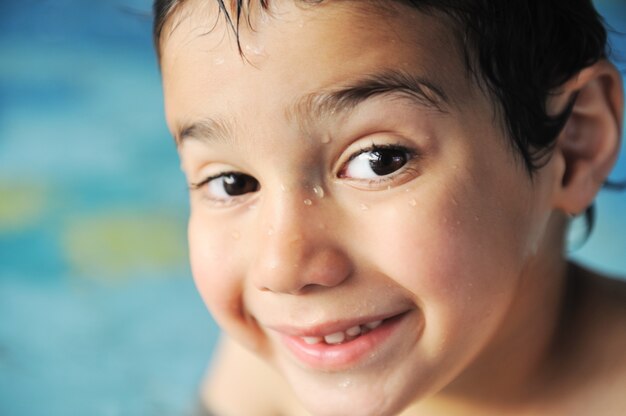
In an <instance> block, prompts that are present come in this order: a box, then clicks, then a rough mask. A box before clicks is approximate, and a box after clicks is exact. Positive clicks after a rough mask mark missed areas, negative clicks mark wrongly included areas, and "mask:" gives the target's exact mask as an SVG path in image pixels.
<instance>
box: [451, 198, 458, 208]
mask: <svg viewBox="0 0 626 416" xmlns="http://www.w3.org/2000/svg"><path fill="white" fill-rule="evenodd" d="M452 204H453V205H454V206H455V207H458V206H459V201H457V200H456V199H455V198H452Z"/></svg>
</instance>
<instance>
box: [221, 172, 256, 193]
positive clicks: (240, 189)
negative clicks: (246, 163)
mask: <svg viewBox="0 0 626 416" xmlns="http://www.w3.org/2000/svg"><path fill="white" fill-rule="evenodd" d="M221 178H222V181H223V185H222V186H223V187H224V192H226V194H227V195H229V196H239V195H244V194H247V193H249V192H256V191H258V190H259V182H258V181H257V180H256V179H254V178H253V177H252V176H250V175H245V174H242V173H229V174H226V175H224V176H222V177H221ZM217 179H219V178H217Z"/></svg>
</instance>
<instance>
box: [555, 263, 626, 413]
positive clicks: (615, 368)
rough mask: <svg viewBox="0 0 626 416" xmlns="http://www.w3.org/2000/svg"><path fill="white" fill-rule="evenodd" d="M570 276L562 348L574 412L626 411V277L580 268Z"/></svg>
mask: <svg viewBox="0 0 626 416" xmlns="http://www.w3.org/2000/svg"><path fill="white" fill-rule="evenodd" d="M570 280H571V281H570V290H569V300H568V301H567V303H568V306H567V309H566V312H565V313H566V314H568V315H569V316H566V317H565V320H567V322H568V324H567V325H566V328H567V329H566V331H565V332H564V333H563V334H562V341H561V348H560V350H561V353H562V356H561V360H562V361H561V363H562V364H563V366H564V367H562V368H566V369H567V370H566V371H565V374H566V375H567V380H566V386H568V387H569V388H567V389H566V390H568V391H569V393H570V394H568V396H569V397H570V398H571V401H570V402H571V404H572V406H573V408H572V411H573V413H569V414H592V413H589V412H593V414H603V415H605V414H606V415H613V414H616V415H617V414H626V396H625V395H624V392H625V391H626V281H624V280H623V279H616V278H609V277H606V276H602V275H600V274H597V273H594V272H591V271H589V270H586V269H584V268H582V267H580V266H572V277H571V279H570ZM567 344H569V345H567ZM574 408H575V409H576V411H574V410H573V409H574Z"/></svg>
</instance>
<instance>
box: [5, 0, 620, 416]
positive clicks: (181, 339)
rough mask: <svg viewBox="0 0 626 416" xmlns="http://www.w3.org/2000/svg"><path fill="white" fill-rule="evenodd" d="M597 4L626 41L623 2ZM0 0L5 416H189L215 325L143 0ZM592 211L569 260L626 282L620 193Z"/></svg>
mask: <svg viewBox="0 0 626 416" xmlns="http://www.w3.org/2000/svg"><path fill="white" fill-rule="evenodd" d="M596 4H597V6H598V7H599V9H600V11H601V13H602V14H603V15H604V16H605V17H606V19H607V21H608V23H609V24H610V25H611V26H612V27H613V28H614V29H615V30H617V31H621V32H626V4H624V3H623V1H622V0H614V1H611V0H598V1H596ZM1 5H2V7H1V8H0V415H7V416H38V415H45V416H56V415H64V416H65V415H94V416H100V415H102V416H109V415H110V416H115V415H133V416H136V415H148V416H157V415H169V416H171V415H190V414H191V413H192V411H193V409H194V408H195V404H196V394H197V385H198V383H199V381H200V379H201V376H202V374H203V371H204V368H205V366H206V364H207V362H208V359H209V357H210V354H211V350H212V348H213V346H214V344H215V341H216V337H217V334H218V330H217V327H216V326H215V324H214V323H213V322H212V320H211V319H210V317H209V315H208V312H206V310H205V309H204V306H203V305H202V303H201V300H200V298H199V296H198V295H197V294H196V292H195V289H194V287H193V282H192V279H191V276H190V272H189V268H188V265H187V257H186V256H187V254H186V250H187V248H186V239H185V221H186V215H187V201H186V185H185V182H184V178H183V176H182V174H181V173H180V170H179V167H178V159H177V155H176V149H175V146H174V144H173V141H172V139H171V138H170V136H169V134H168V132H167V130H166V127H165V123H164V121H163V107H162V97H161V87H160V83H159V73H158V68H157V65H156V62H155V57H154V52H153V50H152V40H151V16H150V7H151V2H150V1H148V0H98V1H93V0H48V1H46V0H22V1H15V2H9V1H2V2H1ZM611 37H612V43H613V47H614V49H615V57H616V58H617V59H618V60H619V59H621V62H619V61H618V65H619V66H620V68H622V70H623V69H624V68H626V63H625V62H626V60H625V59H624V57H625V56H626V37H625V36H624V35H617V34H612V36H611ZM620 57H622V58H620ZM612 177H613V178H614V179H625V178H626V150H622V155H621V158H620V162H619V164H618V166H617V167H616V169H615V170H614V172H613V174H612ZM597 207H598V222H597V224H596V227H595V230H594V232H593V234H592V236H591V238H590V239H589V240H588V241H587V242H586V243H585V244H584V245H583V246H582V248H579V249H577V250H576V251H575V252H573V253H572V256H573V257H575V258H576V259H578V260H579V261H581V262H584V263H586V264H588V265H590V266H592V267H595V268H598V269H600V270H602V271H604V272H606V273H609V274H613V275H622V276H626V215H625V213H626V192H622V193H615V192H609V191H603V192H602V194H601V195H600V197H599V199H598V204H597Z"/></svg>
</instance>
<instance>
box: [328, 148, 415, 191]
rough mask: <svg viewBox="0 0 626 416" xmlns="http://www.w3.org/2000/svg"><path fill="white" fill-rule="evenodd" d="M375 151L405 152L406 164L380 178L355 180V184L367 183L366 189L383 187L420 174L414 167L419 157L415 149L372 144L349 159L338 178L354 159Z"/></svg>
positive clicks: (342, 166)
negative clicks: (377, 186)
mask: <svg viewBox="0 0 626 416" xmlns="http://www.w3.org/2000/svg"><path fill="white" fill-rule="evenodd" d="M375 150H396V151H400V152H403V153H404V154H405V156H406V163H405V164H404V165H403V166H402V167H400V168H399V169H398V170H397V171H395V172H392V173H390V174H388V175H384V176H380V177H378V178H375V179H369V180H364V179H355V180H354V182H360V183H363V182H365V186H366V187H374V186H376V185H382V184H385V183H389V182H394V181H397V180H398V178H400V177H403V176H406V175H409V176H410V175H412V174H417V173H418V171H417V169H416V168H415V167H413V166H412V165H413V164H415V162H416V160H417V157H418V153H417V151H415V150H414V149H411V148H408V147H406V146H402V145H399V144H376V143H372V144H371V145H370V146H368V147H363V148H361V149H360V150H359V151H357V152H355V153H353V154H352V155H351V156H350V157H349V158H348V160H346V161H345V162H344V163H343V164H342V165H341V169H340V170H339V172H338V173H337V176H338V177H340V178H341V172H342V171H343V170H345V169H346V167H347V166H348V164H349V163H350V162H352V161H353V160H354V159H356V158H357V157H359V156H360V155H362V154H363V153H367V152H372V151H375ZM345 179H347V180H350V178H345Z"/></svg>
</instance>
